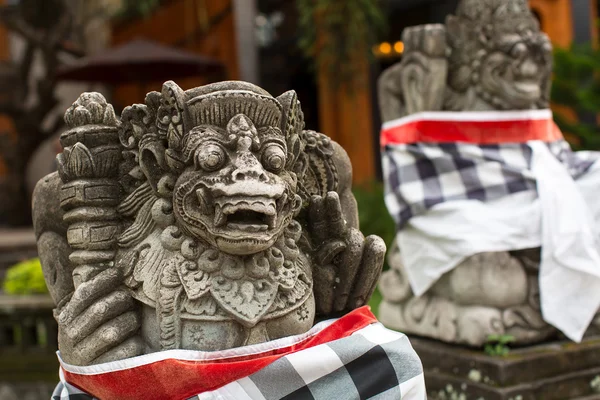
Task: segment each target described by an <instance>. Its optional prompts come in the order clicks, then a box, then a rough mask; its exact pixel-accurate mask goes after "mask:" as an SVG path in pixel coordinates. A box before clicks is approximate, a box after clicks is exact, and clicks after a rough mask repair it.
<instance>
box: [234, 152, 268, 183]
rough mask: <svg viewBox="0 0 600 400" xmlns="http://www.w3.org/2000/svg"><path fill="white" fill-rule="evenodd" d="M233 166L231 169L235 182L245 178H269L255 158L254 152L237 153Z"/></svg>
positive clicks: (264, 180)
mask: <svg viewBox="0 0 600 400" xmlns="http://www.w3.org/2000/svg"><path fill="white" fill-rule="evenodd" d="M235 166H236V169H235V170H234V171H233V180H234V181H235V182H241V181H247V180H258V181H259V182H267V181H268V180H269V177H268V176H267V174H266V172H265V170H264V168H263V167H262V165H261V164H260V162H259V161H258V160H257V159H256V157H255V156H254V154H252V153H250V152H244V153H241V154H238V157H237V160H236V162H235Z"/></svg>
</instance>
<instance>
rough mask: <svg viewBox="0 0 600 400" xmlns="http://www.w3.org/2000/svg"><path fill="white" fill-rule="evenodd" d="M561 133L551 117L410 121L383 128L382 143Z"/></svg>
mask: <svg viewBox="0 0 600 400" xmlns="http://www.w3.org/2000/svg"><path fill="white" fill-rule="evenodd" d="M560 139H562V134H561V132H560V130H559V129H558V127H557V126H556V124H555V123H554V121H553V120H552V119H529V120H514V121H433V120H420V121H410V122H407V123H405V124H400V125H397V126H393V127H390V128H384V129H383V130H382V131H381V138H380V140H381V146H386V145H388V144H408V143H419V142H420V143H444V142H446V143H447V142H452V143H453V142H463V143H474V144H499V143H525V142H528V141H530V140H541V141H544V142H552V141H555V140H560Z"/></svg>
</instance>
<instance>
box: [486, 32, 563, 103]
mask: <svg viewBox="0 0 600 400" xmlns="http://www.w3.org/2000/svg"><path fill="white" fill-rule="evenodd" d="M551 64H552V46H551V45H550V43H549V41H548V39H547V37H546V36H545V35H543V34H541V33H540V32H533V31H531V30H528V31H526V32H525V33H523V34H515V33H512V34H510V33H508V34H504V35H501V36H499V37H498V38H497V39H496V40H495V43H494V50H492V51H490V52H489V53H487V54H486V55H485V56H484V57H483V59H482V61H481V67H480V71H479V76H480V85H481V86H480V88H481V92H480V93H479V94H480V95H481V97H483V99H484V100H488V101H490V100H491V101H492V103H493V105H494V106H496V107H499V108H500V109H531V108H537V107H536V106H537V105H539V103H540V102H541V101H543V100H544V97H545V95H546V94H545V92H544V91H545V88H546V87H548V85H549V82H548V80H549V78H550V72H551Z"/></svg>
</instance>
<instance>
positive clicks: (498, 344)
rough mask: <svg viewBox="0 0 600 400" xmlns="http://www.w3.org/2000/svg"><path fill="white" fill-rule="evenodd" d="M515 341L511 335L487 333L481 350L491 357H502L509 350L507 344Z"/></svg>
mask: <svg viewBox="0 0 600 400" xmlns="http://www.w3.org/2000/svg"><path fill="white" fill-rule="evenodd" d="M514 341H515V337H514V336H512V335H489V336H488V337H487V342H486V344H485V347H484V348H483V351H484V352H485V353H486V354H487V355H489V356H493V357H498V356H500V357H502V356H505V355H507V354H508V353H509V352H510V347H509V345H510V344H511V343H513V342H514Z"/></svg>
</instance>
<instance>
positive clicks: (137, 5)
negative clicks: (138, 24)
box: [117, 0, 161, 19]
mask: <svg viewBox="0 0 600 400" xmlns="http://www.w3.org/2000/svg"><path fill="white" fill-rule="evenodd" d="M160 1H161V0H123V4H122V6H121V9H120V10H119V12H118V15H117V16H118V17H119V18H122V19H130V18H137V17H147V16H148V15H150V14H151V13H152V11H154V10H155V9H156V8H157V7H158V6H159V5H160Z"/></svg>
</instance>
